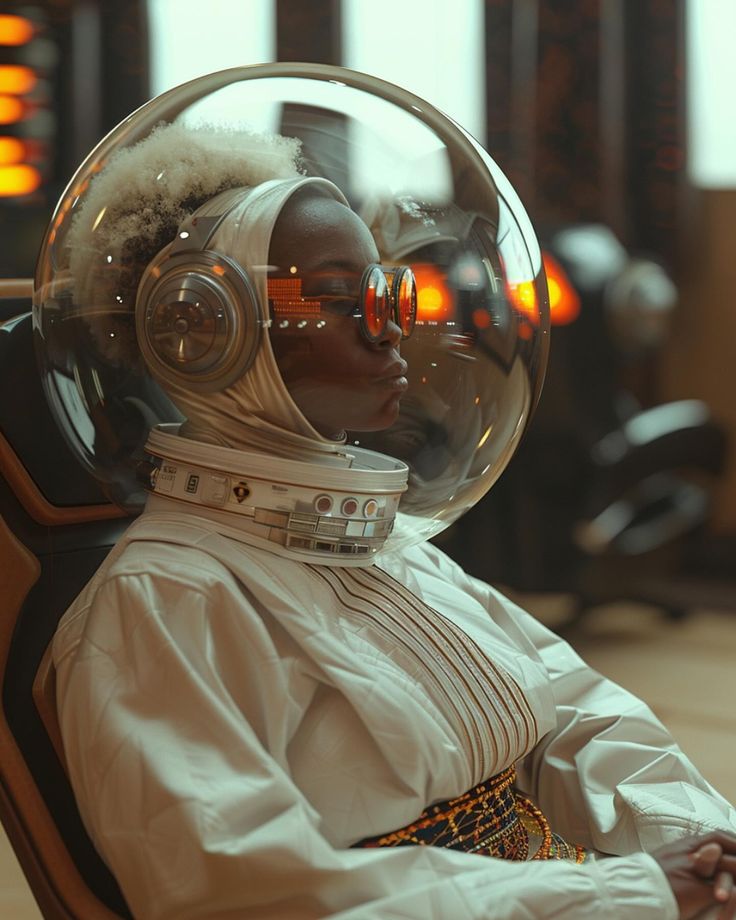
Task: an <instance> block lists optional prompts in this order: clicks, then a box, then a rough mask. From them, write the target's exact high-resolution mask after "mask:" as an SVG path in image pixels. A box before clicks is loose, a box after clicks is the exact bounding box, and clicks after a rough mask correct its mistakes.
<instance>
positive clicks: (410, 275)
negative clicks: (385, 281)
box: [393, 267, 417, 338]
mask: <svg viewBox="0 0 736 920" xmlns="http://www.w3.org/2000/svg"><path fill="white" fill-rule="evenodd" d="M393 294H394V304H395V305H396V319H397V321H398V324H399V326H400V328H401V334H402V335H403V336H404V338H407V337H408V336H410V335H411V334H412V331H413V329H414V323H415V321H416V318H417V282H416V278H415V277H414V272H413V271H412V270H411V269H410V268H408V267H404V268H400V269H398V270H397V271H396V275H395V276H394V282H393Z"/></svg>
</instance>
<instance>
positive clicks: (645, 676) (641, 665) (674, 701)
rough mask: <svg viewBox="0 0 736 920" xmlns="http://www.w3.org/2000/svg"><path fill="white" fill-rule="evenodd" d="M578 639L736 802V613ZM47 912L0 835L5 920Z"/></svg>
mask: <svg viewBox="0 0 736 920" xmlns="http://www.w3.org/2000/svg"><path fill="white" fill-rule="evenodd" d="M523 602H524V604H525V605H526V607H527V608H528V609H530V610H531V611H532V612H534V613H535V614H536V615H537V616H539V617H540V619H542V620H544V621H545V622H547V623H549V624H550V625H553V626H554V625H556V624H558V623H559V622H560V621H561V619H562V618H563V617H564V613H565V610H566V605H565V601H564V599H563V598H550V597H539V596H535V597H527V598H524V599H523ZM571 639H572V641H573V644H574V645H575V646H576V647H577V649H578V651H579V652H580V653H581V654H582V655H583V657H584V658H586V659H587V660H588V662H589V663H590V664H591V665H592V666H593V667H595V668H597V669H598V670H599V671H601V672H603V673H604V674H607V675H608V676H610V677H612V678H614V679H615V680H617V681H618V682H619V683H621V684H623V685H624V686H626V687H628V688H629V689H631V690H633V691H634V692H635V693H637V694H638V695H640V696H641V697H643V698H644V699H646V700H647V702H649V704H650V705H651V706H652V707H653V709H654V710H655V711H656V712H657V714H658V715H659V717H660V718H661V719H662V720H663V721H664V722H665V723H666V724H667V725H668V726H669V728H670V729H671V731H672V732H673V734H674V735H675V738H676V739H677V740H678V741H679V742H680V745H681V746H682V747H683V749H684V750H685V751H686V752H687V753H688V755H689V756H690V757H691V759H692V760H693V761H694V762H695V763H696V764H697V765H698V766H699V767H700V769H701V770H702V772H703V774H704V775H705V776H706V778H707V779H709V780H710V782H712V783H713V784H714V785H715V786H716V787H717V788H718V789H719V790H720V791H721V792H722V793H723V794H724V795H725V796H726V797H727V798H729V799H730V800H731V801H736V768H735V767H734V764H735V762H736V711H735V710H734V703H735V701H736V666H735V665H736V612H734V613H730V614H729V613H723V612H711V611H707V610H702V611H697V612H695V613H693V614H692V615H691V616H690V617H688V618H687V619H686V620H684V621H683V622H679V623H673V622H669V621H667V620H665V619H663V617H662V616H661V615H660V614H659V613H658V612H656V611H653V610H651V609H649V608H646V607H638V608H637V607H632V606H630V605H627V606H611V607H607V608H600V609H599V610H597V611H595V612H594V613H592V614H591V615H590V616H589V617H588V619H587V620H586V622H585V624H584V625H583V626H582V627H580V628H579V629H578V630H576V632H575V634H574V635H573V636H572V637H571ZM40 917H41V914H40V913H39V911H38V909H37V908H36V906H35V902H34V901H33V898H32V896H31V894H30V892H29V891H28V887H27V885H26V883H25V881H24V878H23V875H22V873H21V871H20V869H19V867H18V864H17V862H16V861H15V857H14V856H13V853H12V851H11V849H10V846H9V844H8V843H7V840H6V839H5V837H4V835H2V833H1V832H0V918H2V920H39V918H40Z"/></svg>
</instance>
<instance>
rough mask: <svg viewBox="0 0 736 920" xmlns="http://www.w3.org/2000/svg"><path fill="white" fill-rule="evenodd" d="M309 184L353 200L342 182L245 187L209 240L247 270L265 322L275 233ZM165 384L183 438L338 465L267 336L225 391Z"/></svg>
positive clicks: (206, 211) (205, 211) (213, 210)
mask: <svg viewBox="0 0 736 920" xmlns="http://www.w3.org/2000/svg"><path fill="white" fill-rule="evenodd" d="M305 188H308V189H309V190H310V191H312V192H313V193H314V194H320V195H326V196H327V197H330V198H333V199H334V200H335V201H339V202H340V203H342V204H344V205H347V204H348V202H347V200H346V199H345V197H344V195H343V194H342V192H341V191H340V190H339V189H338V187H337V186H336V185H333V183H332V182H329V181H327V180H326V179H319V178H310V177H304V176H301V177H299V178H296V179H273V180H269V181H267V182H263V183H261V184H260V185H258V186H256V187H255V188H252V189H244V190H243V193H242V198H240V200H239V201H238V203H237V204H236V205H235V206H234V207H231V209H230V211H229V212H228V214H227V216H226V217H225V218H224V220H223V221H222V223H221V224H220V225H219V227H218V228H217V230H216V231H215V234H214V236H213V237H212V239H211V240H210V242H209V244H208V249H212V250H215V251H216V252H219V253H221V254H222V255H226V256H229V257H230V258H231V259H234V260H235V261H236V262H238V264H239V265H240V266H242V268H243V269H244V270H245V271H246V272H247V273H248V275H249V277H250V280H251V282H252V283H253V286H254V288H255V290H256V292H257V294H258V299H259V304H258V306H259V309H260V313H261V319H262V320H263V321H264V322H265V323H267V322H268V320H269V314H268V298H267V292H266V280H267V267H268V253H269V247H270V243H271V234H272V233H273V229H274V226H275V224H276V221H277V219H278V216H279V214H280V212H281V210H282V208H283V207H284V205H285V204H286V202H287V201H288V200H289V198H290V197H291V196H292V195H293V194H294V193H295V192H297V191H300V190H302V189H305ZM220 207H221V206H220ZM217 213H218V205H217V204H212V202H208V203H206V204H205V205H203V206H202V207H201V208H200V209H199V210H198V211H197V216H198V217H204V216H214V215H215V214H217ZM163 386H164V389H165V390H166V392H167V393H168V394H169V396H170V397H171V399H172V400H173V402H174V403H175V404H176V406H177V407H178V408H179V409H180V411H181V412H182V413H183V415H184V416H185V417H186V422H185V423H184V425H183V426H182V428H181V434H182V435H183V436H184V437H188V438H192V439H194V440H197V441H205V442H208V443H210V444H220V445H222V446H225V447H230V448H235V449H240V450H251V451H252V450H256V451H263V452H267V453H270V454H273V455H275V456H279V457H285V458H287V459H292V460H307V461H309V460H320V461H321V462H323V463H324V462H327V463H329V462H330V461H333V462H341V461H340V460H339V459H338V453H340V452H341V448H342V444H343V443H344V442H343V441H342V440H337V441H335V440H329V439H328V438H325V437H323V436H322V435H321V434H319V433H318V432H317V431H316V430H315V429H314V428H313V427H312V425H311V424H310V423H309V422H308V421H307V419H306V418H305V417H304V416H303V415H302V413H301V411H300V410H299V409H298V407H297V406H296V404H295V403H294V401H293V399H292V398H291V396H290V395H289V392H288V390H287V389H286V386H285V384H284V382H283V380H282V379H281V375H280V373H279V369H278V366H277V364H276V359H275V357H274V354H273V350H272V348H271V342H270V339H269V337H268V335H264V336H263V338H262V341H261V346H260V348H259V350H258V353H257V355H256V358H255V360H254V362H253V365H252V366H251V368H250V369H249V370H248V372H247V373H246V374H244V376H243V377H241V378H240V380H238V381H236V382H235V383H234V384H232V385H231V386H229V387H227V389H224V390H221V391H219V392H216V393H193V392H191V391H190V390H188V389H186V388H185V387H183V386H177V385H176V384H170V383H166V384H163Z"/></svg>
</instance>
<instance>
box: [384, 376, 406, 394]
mask: <svg viewBox="0 0 736 920" xmlns="http://www.w3.org/2000/svg"><path fill="white" fill-rule="evenodd" d="M381 383H383V384H384V386H386V387H388V389H389V390H395V391H396V392H397V393H404V392H405V391H406V390H407V388H408V386H409V381H408V380H407V379H406V377H405V376H404V375H403V374H399V375H397V376H396V377H385V378H384V379H383V380H382V381H381Z"/></svg>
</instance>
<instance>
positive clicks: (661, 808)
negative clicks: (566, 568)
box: [428, 547, 736, 854]
mask: <svg viewBox="0 0 736 920" xmlns="http://www.w3.org/2000/svg"><path fill="white" fill-rule="evenodd" d="M428 552H429V553H430V555H431V556H433V559H434V564H435V565H437V566H440V567H442V568H443V569H444V571H445V573H446V576H447V577H449V578H450V579H452V580H453V582H455V583H456V584H459V585H461V586H463V587H464V588H465V590H467V591H468V592H469V593H471V594H472V595H473V596H474V597H475V598H476V599H477V600H479V601H480V602H481V603H482V604H483V605H484V606H485V607H486V609H487V610H488V611H489V613H490V614H491V616H492V617H493V618H494V619H495V620H496V622H498V623H499V624H500V625H502V627H503V628H504V630H505V631H506V632H507V633H510V634H512V635H516V636H518V638H519V641H520V642H527V643H531V645H532V646H533V653H536V654H537V655H538V656H539V658H540V659H541V661H542V662H543V664H544V666H545V668H546V670H547V673H548V674H549V677H550V680H551V688H552V693H553V696H554V702H555V710H556V727H555V729H553V730H552V731H550V732H549V733H548V734H547V735H546V736H545V737H544V738H542V739H541V741H540V743H539V744H538V745H537V746H536V747H535V749H534V750H533V751H532V752H531V753H530V754H529V755H528V756H527V758H526V759H525V761H524V762H523V763H522V764H520V769H519V771H518V776H519V781H520V784H521V785H523V786H524V787H525V788H526V790H527V791H528V792H529V793H530V794H531V795H532V796H533V797H534V798H535V799H536V801H537V802H538V803H539V805H540V807H541V808H542V810H543V811H544V813H545V815H546V816H547V817H548V818H549V820H550V822H551V824H552V826H553V827H554V828H555V830H557V831H558V832H559V833H561V834H562V835H563V836H564V837H566V839H568V840H574V841H575V842H576V843H581V844H583V845H586V846H588V847H593V848H594V849H595V850H597V851H599V852H600V853H607V854H626V853H633V852H637V851H640V850H644V851H650V850H652V849H653V848H655V847H657V846H659V845H661V844H664V843H668V842H670V841H672V840H675V839H678V838H680V837H682V836H685V835H688V834H697V833H701V832H704V833H706V832H708V831H711V830H716V829H718V830H726V831H730V832H731V833H734V832H736V810H734V808H733V807H732V806H731V805H730V804H729V803H728V802H727V801H726V800H725V799H724V798H723V796H721V795H720V794H719V793H718V792H717V791H716V790H715V789H714V788H713V787H712V786H711V785H710V784H709V783H708V782H707V781H706V780H705V779H704V778H703V777H702V776H701V775H700V773H699V772H698V770H697V769H696V768H695V766H694V765H693V764H692V763H691V762H690V760H689V759H688V758H687V757H686V756H685V754H684V753H683V752H682V751H681V750H680V748H679V747H678V746H677V744H676V743H675V741H674V740H673V738H672V736H671V735H670V733H669V732H668V731H667V729H666V728H665V727H664V726H663V725H662V723H661V722H660V721H659V719H657V717H656V716H655V715H654V714H653V712H652V711H651V709H650V708H649V707H648V706H647V705H645V704H644V703H643V702H642V701H641V700H640V699H638V698H637V697H636V696H634V695H633V694H632V693H629V692H628V691H627V690H624V689H623V688H622V687H620V686H618V685H617V684H616V683H614V682H613V681H611V680H608V679H607V678H605V677H603V676H602V675H601V674H599V673H598V672H597V671H595V670H593V669H592V668H590V667H589V666H588V665H587V664H586V663H585V662H584V661H583V660H582V658H581V657H580V656H579V655H578V654H577V653H576V652H575V651H574V650H573V649H572V648H571V646H570V645H569V644H568V643H567V642H566V641H564V640H563V639H562V638H560V637H559V636H557V635H556V634H555V633H553V632H551V631H550V630H549V629H547V628H546V627H545V626H543V625H542V624H541V623H539V621H538V620H536V619H535V618H534V617H532V616H531V615H530V614H528V613H527V612H525V611H524V610H522V609H521V608H519V607H518V606H517V605H515V604H513V603H511V602H510V601H509V600H508V599H507V598H505V597H503V596H502V595H500V594H499V593H498V592H497V591H495V590H494V589H493V588H491V587H489V586H488V585H487V584H485V583H484V582H482V581H480V580H478V579H474V578H471V577H469V576H468V575H466V573H465V572H463V571H462V569H461V568H460V567H459V566H457V565H456V564H455V563H454V562H452V561H451V560H449V559H448V558H447V557H446V556H444V554H442V553H440V552H439V550H437V549H436V548H434V547H433V548H431V549H429V550H428Z"/></svg>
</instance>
